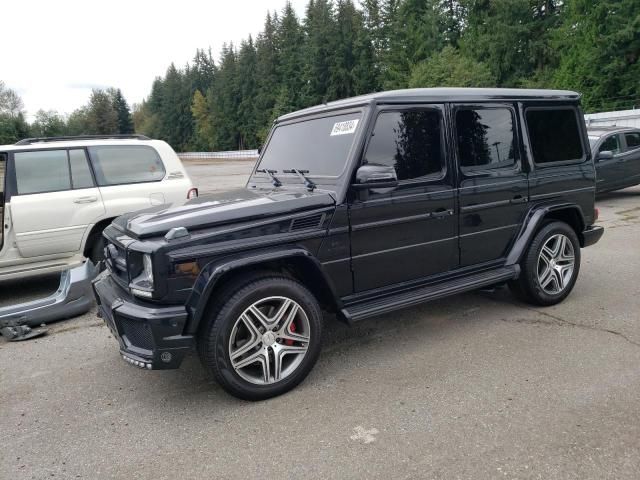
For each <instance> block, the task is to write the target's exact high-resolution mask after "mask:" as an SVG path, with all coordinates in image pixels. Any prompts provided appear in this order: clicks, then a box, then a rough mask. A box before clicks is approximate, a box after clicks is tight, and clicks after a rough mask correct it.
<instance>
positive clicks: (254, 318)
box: [229, 297, 311, 385]
mask: <svg viewBox="0 0 640 480" xmlns="http://www.w3.org/2000/svg"><path fill="white" fill-rule="evenodd" d="M310 335H311V327H310V324H309V318H308V317H307V314H306V313H305V311H304V309H303V308H302V307H301V306H300V305H299V304H298V303H297V302H295V301H294V300H292V299H291V298H287V297H267V298H263V299H260V300H258V301H256V302H254V303H252V304H251V305H250V306H249V307H248V308H247V309H245V310H244V312H242V314H241V315H240V316H239V317H238V319H237V320H236V322H235V324H234V326H233V328H232V330H231V336H230V339H229V358H230V359H231V365H232V367H233V369H234V370H235V371H236V373H237V374H238V375H240V377H242V378H243V379H244V380H246V381H248V382H250V383H253V384H256V385H268V384H273V383H276V382H279V381H281V380H283V379H285V378H287V377H288V376H290V375H291V374H292V373H293V372H295V370H296V369H297V368H298V366H299V365H300V364H301V363H302V361H303V360H304V358H305V356H306V354H307V350H308V347H309V341H310V338H311V337H310Z"/></svg>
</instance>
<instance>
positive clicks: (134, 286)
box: [130, 253, 153, 298]
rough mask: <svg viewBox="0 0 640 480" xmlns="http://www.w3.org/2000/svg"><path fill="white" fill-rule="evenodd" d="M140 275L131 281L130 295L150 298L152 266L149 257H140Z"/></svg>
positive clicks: (151, 292)
mask: <svg viewBox="0 0 640 480" xmlns="http://www.w3.org/2000/svg"><path fill="white" fill-rule="evenodd" d="M142 265H143V268H142V273H141V274H140V275H138V276H137V277H136V278H134V279H133V280H132V281H131V285H130V287H131V293H133V294H134V295H137V296H139V297H145V298H151V297H152V296H153V265H152V263H151V255H149V254H146V253H145V254H144V255H143V256H142Z"/></svg>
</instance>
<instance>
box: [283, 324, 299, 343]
mask: <svg viewBox="0 0 640 480" xmlns="http://www.w3.org/2000/svg"><path fill="white" fill-rule="evenodd" d="M289 331H290V332H291V333H296V324H295V323H293V322H291V325H289ZM284 343H285V345H288V346H292V345H293V340H285V341H284Z"/></svg>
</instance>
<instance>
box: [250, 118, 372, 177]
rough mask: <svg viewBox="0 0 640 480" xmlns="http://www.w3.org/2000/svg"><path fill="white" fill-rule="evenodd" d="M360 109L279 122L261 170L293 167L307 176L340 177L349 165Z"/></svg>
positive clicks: (358, 123)
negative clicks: (289, 121) (291, 121)
mask: <svg viewBox="0 0 640 480" xmlns="http://www.w3.org/2000/svg"><path fill="white" fill-rule="evenodd" d="M361 117H362V114H361V113H360V112H357V113H351V114H347V115H344V114H343V115H333V116H331V117H323V118H316V119H313V120H306V121H301V122H297V123H290V124H288V125H279V126H277V127H276V129H275V130H274V132H273V134H272V136H271V140H269V143H268V144H267V146H266V148H265V151H264V153H263V154H262V160H260V164H259V165H258V170H261V169H268V170H276V173H277V174H280V175H281V174H282V171H283V170H291V169H293V168H295V169H297V170H300V171H304V170H307V171H308V173H306V175H308V176H310V177H314V176H332V177H337V176H339V175H340V174H341V173H342V171H343V170H344V168H345V164H346V162H347V156H348V155H349V151H350V150H351V146H352V145H353V141H354V139H355V137H356V132H357V130H358V127H359V126H360V124H361V123H362V122H361V121H360V120H361Z"/></svg>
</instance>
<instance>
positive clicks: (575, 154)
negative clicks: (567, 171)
mask: <svg viewBox="0 0 640 480" xmlns="http://www.w3.org/2000/svg"><path fill="white" fill-rule="evenodd" d="M526 116H527V128H528V130H529V139H530V141H531V149H532V150H533V159H534V161H535V162H536V163H550V162H565V161H567V160H578V159H581V158H582V156H583V154H584V152H583V151H582V142H581V140H580V128H579V127H578V119H577V117H576V113H575V111H574V110H573V109H568V108H565V109H551V108H548V109H544V110H535V109H529V110H527V113H526Z"/></svg>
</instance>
